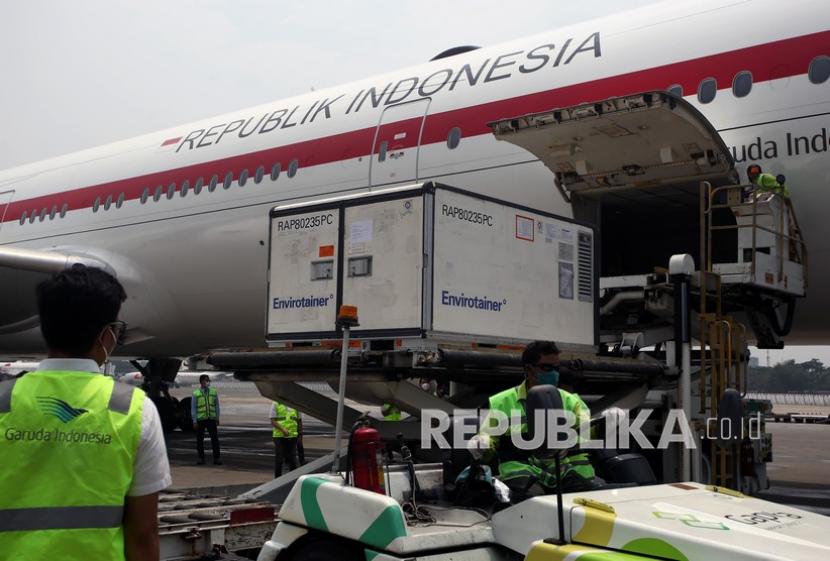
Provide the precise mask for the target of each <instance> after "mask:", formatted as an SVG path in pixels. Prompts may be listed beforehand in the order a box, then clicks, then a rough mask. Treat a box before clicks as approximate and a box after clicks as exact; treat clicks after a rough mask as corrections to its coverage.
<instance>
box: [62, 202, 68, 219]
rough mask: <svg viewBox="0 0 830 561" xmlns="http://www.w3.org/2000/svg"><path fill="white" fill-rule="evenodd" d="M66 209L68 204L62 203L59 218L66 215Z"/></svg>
mask: <svg viewBox="0 0 830 561" xmlns="http://www.w3.org/2000/svg"><path fill="white" fill-rule="evenodd" d="M67 210H69V205H68V204H67V203H63V206H62V207H61V218H63V217H64V216H66V211H67Z"/></svg>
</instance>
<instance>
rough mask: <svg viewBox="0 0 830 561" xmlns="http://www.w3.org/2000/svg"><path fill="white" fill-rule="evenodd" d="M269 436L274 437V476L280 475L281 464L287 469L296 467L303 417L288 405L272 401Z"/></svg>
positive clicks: (290, 469) (291, 469)
mask: <svg viewBox="0 0 830 561" xmlns="http://www.w3.org/2000/svg"><path fill="white" fill-rule="evenodd" d="M271 427H272V428H273V430H272V431H271V436H272V437H273V439H274V477H275V478H277V477H279V476H280V475H282V466H283V464H284V463H287V464H288V471H293V470H295V469H297V467H298V465H299V462H298V459H299V458H298V451H299V446H301V445H302V441H303V440H302V439H303V419H302V417H301V416H300V412H299V411H297V410H296V409H294V408H293V407H291V406H289V405H285V404H284V403H280V402H279V401H275V402H274V407H272V408H271Z"/></svg>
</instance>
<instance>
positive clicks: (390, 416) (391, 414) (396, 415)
mask: <svg viewBox="0 0 830 561" xmlns="http://www.w3.org/2000/svg"><path fill="white" fill-rule="evenodd" d="M380 413H381V415H383V420H384V421H400V420H401V418H402V415H401V410H400V409H398V407H397V406H396V405H393V404H391V403H384V404H383V405H382V406H381V408H380Z"/></svg>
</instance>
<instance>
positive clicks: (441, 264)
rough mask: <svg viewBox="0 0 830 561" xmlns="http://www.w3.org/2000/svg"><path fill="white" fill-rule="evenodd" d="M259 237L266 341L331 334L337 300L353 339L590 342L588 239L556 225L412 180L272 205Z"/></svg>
mask: <svg viewBox="0 0 830 561" xmlns="http://www.w3.org/2000/svg"><path fill="white" fill-rule="evenodd" d="M269 238H270V242H269V267H268V301H267V307H268V311H267V319H266V322H267V326H266V339H267V340H268V342H269V343H280V344H281V343H284V342H286V341H315V340H324V339H331V338H336V337H338V336H339V334H338V331H337V329H336V327H335V318H336V316H337V311H338V309H339V307H340V305H341V304H348V305H352V306H357V308H358V314H359V321H360V326H359V327H356V328H353V329H352V336H353V337H356V338H361V339H364V340H365V339H399V340H403V341H409V342H410V343H412V342H414V341H413V340H424V339H426V340H432V341H459V340H461V341H468V342H476V343H482V344H500V343H501V344H510V343H521V342H526V341H529V340H534V339H548V340H554V341H556V342H557V343H558V344H560V345H561V346H563V348H569V347H572V348H583V349H584V348H586V347H593V346H594V345H595V344H596V342H597V320H596V318H597V271H596V257H595V235H594V231H593V229H592V228H591V227H590V226H587V225H584V224H581V223H577V222H575V221H573V220H570V219H567V218H563V217H560V216H554V215H551V214H547V213H544V212H540V211H538V210H533V209H529V208H525V207H521V206H517V205H513V204H510V203H508V202H505V201H501V200H496V199H493V198H489V197H485V196H482V195H477V194H475V193H471V192H467V191H462V190H460V189H455V188H452V187H448V186H444V185H439V184H435V183H419V184H414V185H407V186H403V187H393V188H387V189H382V190H373V191H371V192H365V193H361V194H357V195H354V194H352V195H344V196H338V197H330V198H327V199H317V200H312V201H309V202H306V203H299V204H292V205H282V206H278V207H275V208H274V209H272V211H271V213H270V234H269ZM422 342H423V341H422ZM404 346H405V345H404Z"/></svg>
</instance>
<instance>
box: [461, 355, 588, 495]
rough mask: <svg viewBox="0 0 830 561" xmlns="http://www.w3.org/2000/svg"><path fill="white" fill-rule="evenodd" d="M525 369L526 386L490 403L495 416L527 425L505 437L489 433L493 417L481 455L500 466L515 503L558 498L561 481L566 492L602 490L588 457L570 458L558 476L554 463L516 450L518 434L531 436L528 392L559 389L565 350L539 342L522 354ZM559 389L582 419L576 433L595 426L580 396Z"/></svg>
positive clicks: (565, 402) (483, 436)
mask: <svg viewBox="0 0 830 561" xmlns="http://www.w3.org/2000/svg"><path fill="white" fill-rule="evenodd" d="M522 365H523V367H524V371H525V380H524V382H522V383H521V384H519V385H518V386H516V387H513V388H509V389H507V390H504V391H502V392H499V393H497V394H496V395H493V396H491V397H490V400H489V401H490V410H491V411H499V412H501V413H503V414H504V415H505V416H506V417H507V418H508V419H512V418H514V417H516V416H518V417H520V418H521V419H522V423H521V424H520V426H510V427H508V431H507V432H506V433H505V434H503V435H501V437H499V436H498V435H493V434H491V431H489V430H487V429H488V428H489V429H492V428H493V427H494V426H495V422H494V421H495V419H494V418H493V417H492V416H490V417H488V419H487V420H485V422H484V426H485V427H486V428H485V430H483V431H482V432H481V433H479V435H478V436H477V437H476V439H478V440H477V444H478V445H484V446H485V449H484V450H483V452H480V451H475V452H476V453H479V454H480V456H481V457H482V459H484V460H485V461H487V462H491V461H496V462H497V463H498V470H499V479H501V480H502V481H503V482H504V483H505V484H506V485H507V486H508V487H510V490H511V495H512V497H513V498H514V501H518V500H522V499H524V498H526V497H532V496H539V495H544V494H547V493H551V492H553V491H554V490H555V488H556V485H557V480H558V479H559V477H560V476H561V477H562V487H563V489H565V490H566V491H578V490H588V489H592V488H594V487H596V486H597V484H598V483H599V482H600V480H596V479H595V474H594V468H593V467H592V466H591V462H590V460H589V459H588V454H587V453H585V452H579V451H576V452H574V453H571V454H568V455H566V456H565V457H564V458H563V459H562V465H561V470H562V471H561V473H560V474H557V473H556V469H555V466H554V461H553V460H552V459H550V460H548V459H539V458H536V457H535V456H534V455H533V453H532V452H531V451H526V450H519V449H517V448H516V447H515V446H513V445H512V444H513V443H512V441H511V434H512V433H513V432H517V431H521V432H526V431H527V422H526V413H525V401H526V399H527V392H528V390H529V389H531V388H533V387H534V386H537V385H543V384H548V385H552V386H556V385H557V384H559V348H558V347H557V346H556V343H554V342H552V341H534V342H533V343H530V344H529V345H528V346H527V347H525V350H524V352H522ZM557 389H558V391H559V394H560V395H561V397H562V404H563V407H564V409H565V410H566V411H570V412H571V413H573V415H574V417H575V419H576V424H575V426H574V428H576V429H578V427H579V425H580V424H581V423H586V422H588V421H590V410H589V409H588V406H587V405H585V402H584V401H582V399H581V398H580V397H579V396H578V395H577V394H574V393H570V392H567V391H565V390H563V389H561V388H557Z"/></svg>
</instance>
